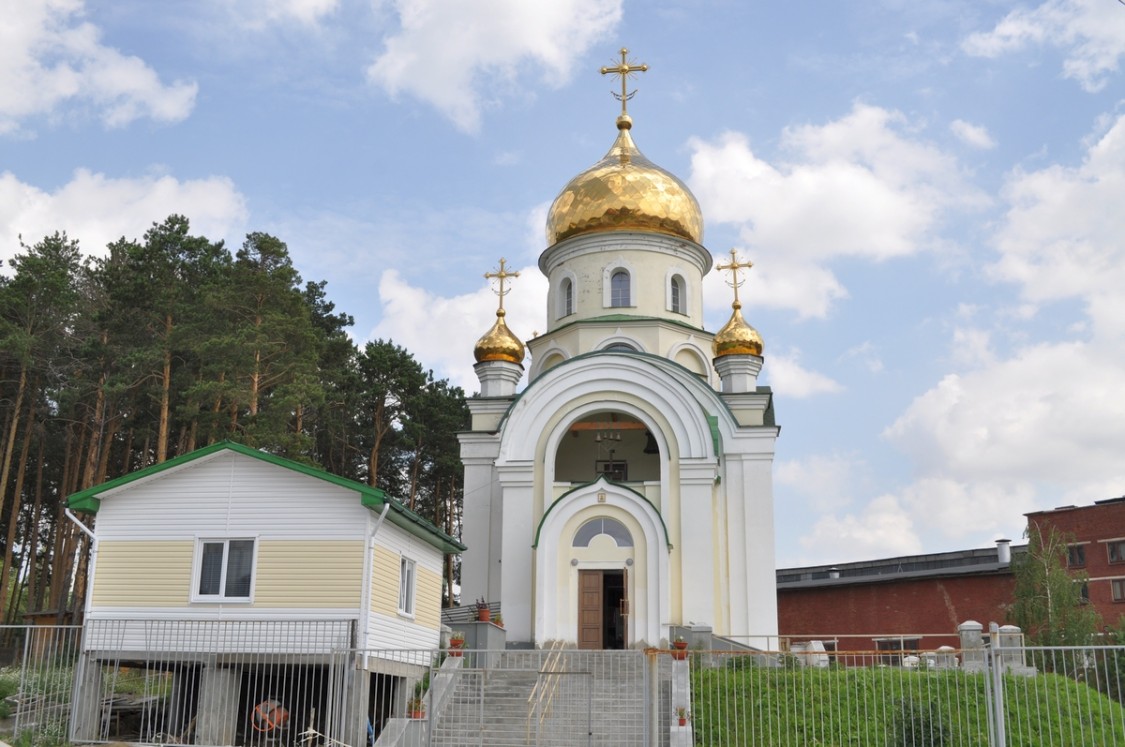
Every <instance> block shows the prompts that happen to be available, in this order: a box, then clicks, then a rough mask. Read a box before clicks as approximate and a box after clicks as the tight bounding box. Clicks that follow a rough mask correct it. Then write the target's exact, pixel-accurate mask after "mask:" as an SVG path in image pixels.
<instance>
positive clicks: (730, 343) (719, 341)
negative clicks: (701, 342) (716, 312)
mask: <svg viewBox="0 0 1125 747" xmlns="http://www.w3.org/2000/svg"><path fill="white" fill-rule="evenodd" d="M733 308H734V312H733V313H731V315H730V321H728V322H727V323H726V325H725V326H724V327H723V328H722V329H720V330H719V331H718V333H717V334H716V335H715V339H714V341H712V343H711V350H712V352H714V354H715V357H716V358H721V357H723V356H724V355H758V356H760V355H761V354H762V336H761V335H759V334H758V330H756V329H754V328H753V327H751V326H750V325H749V324H747V323H746V320H745V319H743V318H742V304H741V303H739V302H738V301H735V302H734V304H733Z"/></svg>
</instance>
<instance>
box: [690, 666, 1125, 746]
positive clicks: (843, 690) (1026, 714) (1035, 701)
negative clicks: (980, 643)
mask: <svg viewBox="0 0 1125 747" xmlns="http://www.w3.org/2000/svg"><path fill="white" fill-rule="evenodd" d="M1004 681H1005V690H1006V692H1005V701H1004V702H1005V706H1006V713H1007V719H1006V723H1007V724H1008V726H1007V728H1008V742H1009V744H1018V745H1020V746H1021V747H1078V746H1088V747H1103V746H1105V747H1108V746H1110V745H1123V744H1125V709H1123V708H1122V706H1121V705H1119V704H1118V703H1116V702H1114V701H1113V700H1110V699H1108V698H1106V697H1104V696H1102V695H1100V694H1099V693H1098V692H1097V691H1095V690H1094V689H1092V688H1090V687H1088V686H1086V685H1085V684H1082V683H1078V682H1074V681H1073V680H1071V679H1068V678H1065V677H1061V676H1059V675H1054V674H1040V675H1037V676H1035V677H1030V678H1028V677H1005V678H1004ZM985 688H986V680H985V677H984V676H983V675H972V674H964V673H962V672H956V671H952V672H951V671H929V672H919V671H907V670H902V669H894V668H886V669H868V668H862V669H861V668H856V669H843V668H834V669H827V670H808V669H806V670H788V669H768V668H763V667H757V666H743V667H738V668H728V669H701V668H695V669H693V672H692V698H693V704H692V705H693V714H692V725H693V727H694V733H695V743H696V744H697V745H709V746H714V747H718V746H720V745H721V746H723V747H726V746H730V747H733V746H734V745H740V746H741V745H763V746H764V745H769V746H770V747H784V745H790V744H791V745H802V746H805V745H808V746H810V747H812V746H814V745H816V746H825V747H827V746H829V745H831V746H833V747H845V746H849V747H850V746H854V747H883V746H884V745H885V746H886V747H899V745H909V746H910V747H942V746H943V745H958V746H959V747H960V746H965V747H977V746H978V745H979V747H987V745H988V712H987V709H988V700H987V695H986V690H985Z"/></svg>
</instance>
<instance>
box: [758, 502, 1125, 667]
mask: <svg viewBox="0 0 1125 747" xmlns="http://www.w3.org/2000/svg"><path fill="white" fill-rule="evenodd" d="M1027 520H1028V525H1029V526H1038V527H1040V529H1041V530H1042V529H1045V528H1046V527H1048V526H1053V527H1055V528H1056V529H1058V530H1059V531H1060V532H1062V533H1063V534H1064V535H1066V537H1067V541H1068V543H1069V548H1070V551H1069V553H1068V556H1069V558H1068V559H1069V565H1070V567H1071V568H1072V569H1074V570H1075V571H1084V572H1085V573H1086V574H1087V575H1088V576H1089V583H1088V596H1089V600H1090V603H1091V604H1093V605H1094V606H1095V607H1096V609H1097V610H1098V613H1099V614H1100V615H1101V617H1102V621H1103V622H1104V624H1105V625H1106V626H1108V627H1114V626H1116V625H1117V624H1118V622H1119V621H1120V619H1121V617H1122V616H1123V615H1125V496H1122V497H1120V498H1112V499H1109V500H1104V501H1097V502H1095V503H1094V504H1093V505H1092V506H1063V507H1061V508H1056V509H1053V510H1050V511H1036V512H1034V513H1029V514H1027ZM1026 551H1027V546H1026V545H1020V546H1016V547H1009V546H1008V542H1007V540H1000V541H998V542H997V547H991V548H984V549H978V550H959V551H956V552H946V553H934V554H929V555H913V556H907V557H901V558H886V559H883V560H871V561H864V562H859V563H840V564H838V565H836V566H827V565H823V566H808V567H804V568H783V569H780V570H778V572H777V611H778V631H779V633H780V635H781V636H782V637H783V638H785V637H790V638H793V639H796V640H809V639H820V640H828V641H832V640H834V639H837V638H838V639H839V640H838V642H837V643H836V646H837V649H838V650H841V651H842V650H851V651H855V650H875V649H878V648H889V647H898V646H899V645H902V646H903V647H904V648H918V649H921V650H933V649H936V648H937V647H938V646H942V645H951V646H957V645H958V641H957V635H956V633H957V626H958V625H959V624H961V623H962V622H965V621H966V620H975V621H977V622H979V623H981V624H982V625H983V626H984V628H985V630H986V631H987V629H988V624H989V623H991V622H996V623H999V624H1001V625H1004V624H1006V623H1011V622H1012V620H1011V619H1010V618H1009V616H1008V609H1009V607H1010V605H1011V604H1012V602H1013V591H1014V589H1015V576H1014V575H1013V573H1012V567H1011V557H1012V556H1013V555H1014V556H1016V557H1017V558H1018V556H1019V555H1020V554H1022V553H1024V552H1026ZM849 636H855V637H849Z"/></svg>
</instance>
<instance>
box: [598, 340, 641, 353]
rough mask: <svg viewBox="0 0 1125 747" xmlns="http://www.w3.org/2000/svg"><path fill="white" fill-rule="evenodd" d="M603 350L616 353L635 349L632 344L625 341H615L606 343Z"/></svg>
mask: <svg viewBox="0 0 1125 747" xmlns="http://www.w3.org/2000/svg"><path fill="white" fill-rule="evenodd" d="M602 349H603V350H607V351H616V352H618V353H635V352H637V349H636V348H635V347H633V346H632V345H630V344H628V343H625V342H615V343H613V344H611V345H606V346H605V347H604V348H602Z"/></svg>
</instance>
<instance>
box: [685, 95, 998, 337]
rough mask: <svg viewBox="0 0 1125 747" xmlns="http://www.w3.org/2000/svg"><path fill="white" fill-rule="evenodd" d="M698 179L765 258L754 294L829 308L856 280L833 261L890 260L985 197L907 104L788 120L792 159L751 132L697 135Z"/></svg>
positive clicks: (759, 259)
mask: <svg viewBox="0 0 1125 747" xmlns="http://www.w3.org/2000/svg"><path fill="white" fill-rule="evenodd" d="M690 147H691V149H692V151H693V153H692V172H691V178H690V180H689V181H690V184H691V187H692V190H693V191H694V192H695V194H696V196H697V197H698V198H699V201H700V203H701V204H702V206H703V211H704V213H705V214H706V215H707V216H708V219H709V220H711V221H716V220H717V221H719V222H723V223H732V224H736V225H738V226H739V229H740V234H741V237H742V239H743V240H744V241H745V242H746V243H747V244H748V245H749V249H747V250H746V251H745V254H746V255H747V256H749V257H750V258H751V259H753V260H755V262H756V263H757V266H756V269H755V273H756V275H755V277H756V281H755V288H756V289H755V290H754V291H753V292H752V293H751V294H750V295H749V296H748V302H749V303H750V304H756V303H762V304H768V305H772V306H778V307H783V308H791V309H794V310H795V311H797V312H798V314H800V315H801V316H821V317H822V316H825V315H827V314H828V312H829V310H830V308H831V305H832V303H833V302H834V301H836V300H838V299H841V298H845V297H846V296H847V290H846V289H845V288H844V287H843V285H842V284H841V283H840V282H839V280H838V279H837V278H836V276H835V275H834V274H833V273H832V271H831V270H829V269H828V268H827V264H828V263H830V262H832V261H833V260H836V259H839V258H847V257H851V258H858V259H862V260H866V261H875V262H878V261H882V260H887V259H891V258H894V257H903V256H909V255H913V254H916V253H918V252H920V251H923V250H925V249H928V248H930V247H933V246H935V245H937V244H938V243H939V242H940V239H939V237H938V229H939V228H940V225H941V222H942V220H943V219H944V217H945V215H946V214H947V213H948V212H950V211H952V210H955V209H959V208H966V207H974V206H979V205H981V204H983V203H984V198H983V197H982V195H981V194H980V193H979V192H978V191H976V190H974V189H973V188H972V187H971V186H969V185H967V184H966V183H965V181H964V180H963V178H962V176H961V173H960V169H959V168H958V166H957V163H956V161H955V160H954V159H953V158H952V157H951V156H949V155H947V154H945V153H943V152H942V151H940V150H938V149H937V148H936V147H934V146H932V145H930V144H928V143H926V142H923V141H921V140H919V139H918V138H917V137H916V136H915V135H914V134H913V133H911V132H910V131H909V123H908V122H907V121H906V119H905V118H904V117H903V116H902V115H901V114H899V113H897V112H894V111H889V110H886V109H881V108H879V107H874V106H868V105H864V104H856V105H855V106H854V107H853V109H852V111H851V112H849V113H848V114H847V115H846V116H844V117H843V118H841V119H838V120H835V121H832V122H829V123H827V124H825V125H821V126H816V125H804V126H800V127H792V128H788V129H786V130H785V131H784V133H783V135H782V147H783V150H784V151H785V152H786V153H788V154H790V158H789V160H788V161H785V162H782V163H778V164H776V165H774V164H771V163H768V162H766V161H765V160H763V159H762V158H760V157H759V156H758V155H756V154H755V153H754V152H753V150H752V148H751V146H750V143H749V141H748V140H747V138H746V137H745V136H744V135H742V134H739V133H726V134H724V135H722V136H720V137H719V138H717V139H716V140H714V141H710V142H708V141H704V140H700V139H693V140H692V141H691V142H690Z"/></svg>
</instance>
